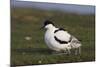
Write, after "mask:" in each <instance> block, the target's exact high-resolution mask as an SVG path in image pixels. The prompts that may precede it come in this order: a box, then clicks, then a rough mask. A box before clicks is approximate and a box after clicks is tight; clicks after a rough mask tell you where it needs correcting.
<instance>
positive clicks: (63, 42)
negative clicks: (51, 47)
mask: <svg viewBox="0 0 100 67" xmlns="http://www.w3.org/2000/svg"><path fill="white" fill-rule="evenodd" d="M54 38H55V40H56V41H57V42H59V43H60V44H68V43H69V42H71V40H72V37H70V40H69V41H62V40H60V39H58V38H57V37H56V36H54Z"/></svg>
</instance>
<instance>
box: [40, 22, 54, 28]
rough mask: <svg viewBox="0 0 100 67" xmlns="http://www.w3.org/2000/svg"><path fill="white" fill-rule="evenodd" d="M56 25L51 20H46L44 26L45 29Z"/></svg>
mask: <svg viewBox="0 0 100 67" xmlns="http://www.w3.org/2000/svg"><path fill="white" fill-rule="evenodd" d="M53 27H54V23H53V22H52V21H50V20H46V21H44V26H43V27H42V28H44V29H50V28H53Z"/></svg>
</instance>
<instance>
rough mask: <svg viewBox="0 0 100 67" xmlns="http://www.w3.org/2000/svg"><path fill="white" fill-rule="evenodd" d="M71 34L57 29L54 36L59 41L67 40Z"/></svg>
mask: <svg viewBox="0 0 100 67" xmlns="http://www.w3.org/2000/svg"><path fill="white" fill-rule="evenodd" d="M70 37H71V35H70V34H69V33H68V32H67V31H63V30H59V31H57V32H56V33H55V38H56V39H59V40H60V41H65V42H68V41H69V40H70Z"/></svg>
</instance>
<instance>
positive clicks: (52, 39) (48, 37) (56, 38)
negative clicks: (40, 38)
mask: <svg viewBox="0 0 100 67" xmlns="http://www.w3.org/2000/svg"><path fill="white" fill-rule="evenodd" d="M43 28H44V29H46V33H45V37H44V39H45V42H46V44H47V46H48V47H49V48H50V49H51V50H54V51H56V52H61V51H64V52H66V53H67V54H70V53H71V51H70V50H71V49H73V48H74V49H75V48H77V49H78V52H77V51H76V54H77V53H80V47H81V43H80V41H78V39H77V38H75V37H74V36H72V35H71V34H69V33H68V32H67V31H66V30H65V29H63V28H57V27H55V25H54V23H53V22H52V21H50V20H46V21H45V22H44V26H43Z"/></svg>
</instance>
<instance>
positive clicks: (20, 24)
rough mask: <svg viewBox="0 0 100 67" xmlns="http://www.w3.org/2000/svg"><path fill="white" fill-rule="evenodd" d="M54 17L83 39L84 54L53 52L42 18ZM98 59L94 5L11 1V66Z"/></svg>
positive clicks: (53, 19) (61, 24) (55, 21)
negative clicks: (48, 43)
mask: <svg viewBox="0 0 100 67" xmlns="http://www.w3.org/2000/svg"><path fill="white" fill-rule="evenodd" d="M46 19H50V20H52V21H53V22H54V23H55V25H56V26H58V27H63V28H65V29H66V30H67V31H68V32H69V33H70V34H72V35H74V36H75V37H77V38H78V39H79V40H81V42H82V44H83V45H82V54H81V55H78V56H75V55H73V54H72V55H70V56H68V55H52V54H51V50H49V49H48V47H47V46H46V44H45V42H44V39H43V38H44V33H45V30H40V28H41V27H42V26H43V21H44V20H46ZM86 61H95V6H91V5H74V4H57V3H43V2H25V1H17V0H11V65H14V66H16V65H18V66H19V65H38V64H51V63H72V62H86Z"/></svg>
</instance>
